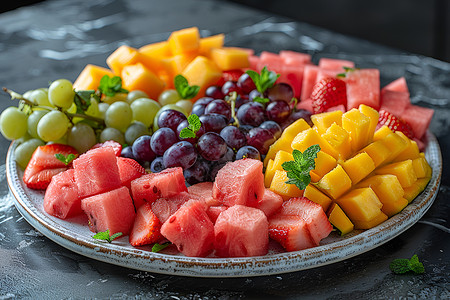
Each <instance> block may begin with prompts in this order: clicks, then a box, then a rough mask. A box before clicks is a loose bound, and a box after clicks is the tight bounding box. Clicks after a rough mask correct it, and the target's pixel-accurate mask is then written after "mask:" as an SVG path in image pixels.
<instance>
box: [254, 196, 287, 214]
mask: <svg viewBox="0 0 450 300" xmlns="http://www.w3.org/2000/svg"><path fill="white" fill-rule="evenodd" d="M282 204H283V198H282V197H281V196H280V195H278V194H277V193H275V192H273V191H271V190H270V189H265V191H264V196H263V198H262V201H261V202H260V203H259V205H258V206H257V208H259V209H260V210H262V211H263V213H264V214H265V215H266V216H267V217H270V216H271V215H273V214H275V213H276V212H277V211H278V210H279V209H280V207H281V205H282Z"/></svg>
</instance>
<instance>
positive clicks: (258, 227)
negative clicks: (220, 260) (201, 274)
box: [214, 205, 269, 257]
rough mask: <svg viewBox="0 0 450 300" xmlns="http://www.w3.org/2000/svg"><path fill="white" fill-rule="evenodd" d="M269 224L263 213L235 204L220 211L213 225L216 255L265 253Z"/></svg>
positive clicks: (243, 255)
mask: <svg viewBox="0 0 450 300" xmlns="http://www.w3.org/2000/svg"><path fill="white" fill-rule="evenodd" d="M268 230H269V224H268V221H267V217H266V216H265V215H264V213H263V212H262V211H261V210H259V209H257V208H252V207H247V206H243V205H235V206H233V207H230V208H228V209H227V210H225V211H224V212H222V213H221V214H220V215H219V217H218V218H217V220H216V224H215V225H214V233H215V243H214V246H215V248H216V255H217V256H220V257H246V256H259V255H265V254H267V251H268V245H269V234H268V233H269V231H268Z"/></svg>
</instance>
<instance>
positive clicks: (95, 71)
mask: <svg viewBox="0 0 450 300" xmlns="http://www.w3.org/2000/svg"><path fill="white" fill-rule="evenodd" d="M104 75H108V76H109V77H113V76H114V74H113V72H111V70H108V69H106V68H103V67H99V66H95V65H89V64H88V65H86V67H84V69H83V71H81V73H80V75H78V77H77V79H76V80H75V82H74V83H73V88H74V89H75V90H96V89H97V88H98V86H99V85H100V80H101V79H102V77H103V76H104Z"/></svg>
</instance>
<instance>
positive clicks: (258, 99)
mask: <svg viewBox="0 0 450 300" xmlns="http://www.w3.org/2000/svg"><path fill="white" fill-rule="evenodd" d="M253 101H254V102H259V103H261V104H266V103H268V102H270V99H268V98H261V97H255V98H253Z"/></svg>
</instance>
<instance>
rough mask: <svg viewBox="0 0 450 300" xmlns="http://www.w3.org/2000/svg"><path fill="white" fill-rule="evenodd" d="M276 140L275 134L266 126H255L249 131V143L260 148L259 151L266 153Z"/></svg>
mask: <svg viewBox="0 0 450 300" xmlns="http://www.w3.org/2000/svg"><path fill="white" fill-rule="evenodd" d="M275 141H276V138H275V137H274V136H273V134H272V133H271V132H270V131H269V130H267V129H264V128H261V127H255V128H253V129H252V130H250V131H249V132H248V135H247V144H248V145H249V146H253V147H255V148H256V149H258V151H259V153H261V154H266V153H267V151H269V147H270V145H272V144H273V143H274V142H275Z"/></svg>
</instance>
